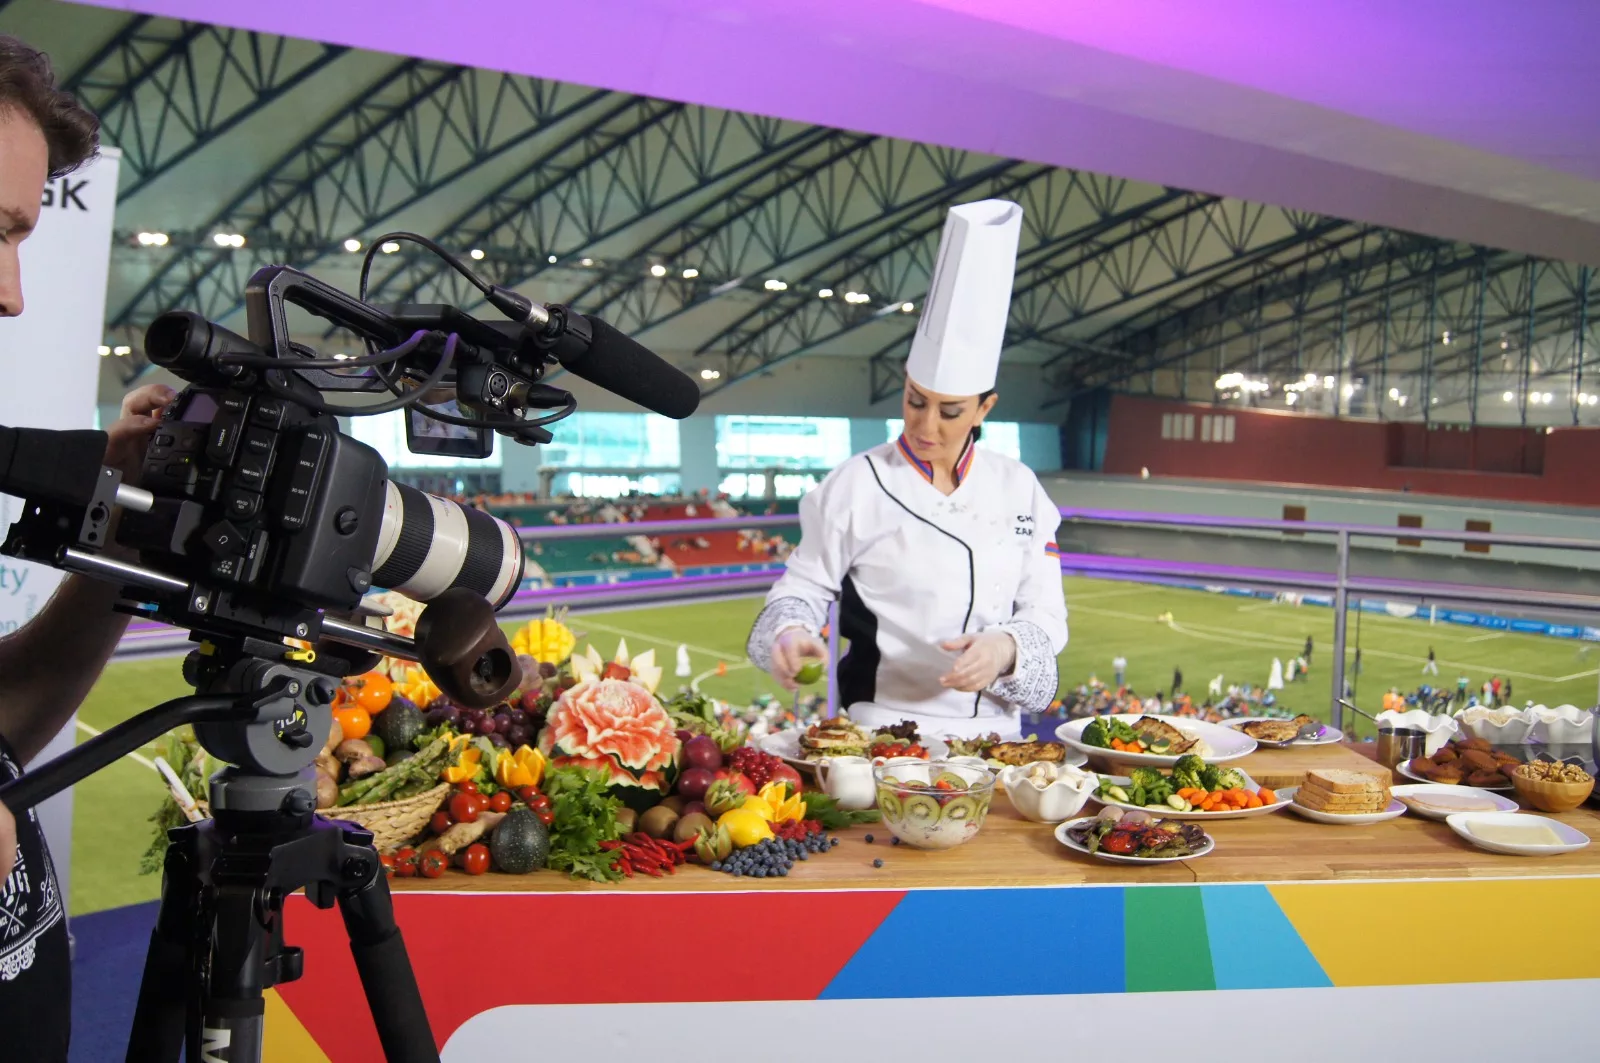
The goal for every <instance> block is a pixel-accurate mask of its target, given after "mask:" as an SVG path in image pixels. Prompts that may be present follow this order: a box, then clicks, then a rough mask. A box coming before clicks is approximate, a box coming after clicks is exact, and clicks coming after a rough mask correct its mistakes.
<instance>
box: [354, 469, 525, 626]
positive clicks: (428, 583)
mask: <svg viewBox="0 0 1600 1063" xmlns="http://www.w3.org/2000/svg"><path fill="white" fill-rule="evenodd" d="M524 561H525V557H524V555H523V552H522V540H521V539H519V538H517V532H516V529H514V528H513V527H511V525H509V524H507V523H506V522H505V521H503V520H500V519H499V518H498V517H491V516H490V515H489V514H487V513H485V512H483V511H482V510H478V509H471V508H469V507H467V506H463V505H460V504H458V503H455V502H451V501H450V500H449V499H445V498H439V497H438V496H436V495H430V494H427V493H425V492H423V491H419V490H417V489H416V488H415V487H407V486H406V485H404V484H397V483H394V482H393V481H391V482H390V483H389V485H388V494H387V497H386V498H385V499H384V506H383V528H382V530H381V531H380V532H379V533H378V553H377V557H376V559H375V561H374V564H373V571H372V583H373V586H375V587H383V588H385V589H387V590H394V591H399V592H400V593H401V594H404V595H406V596H407V597H410V598H415V599H416V600H417V601H419V602H426V601H429V600H430V599H432V598H434V597H436V596H438V595H440V594H442V593H444V592H445V591H447V590H449V589H450V588H451V587H464V588H466V589H467V590H470V591H472V592H473V593H475V594H480V595H482V596H483V597H484V598H486V599H488V601H489V603H490V604H491V605H493V606H494V607H495V608H496V609H499V608H500V607H501V606H503V605H505V604H506V602H508V601H510V600H511V596H512V595H513V594H515V593H516V592H517V588H518V587H520V586H521V585H522V568H523V563H524Z"/></svg>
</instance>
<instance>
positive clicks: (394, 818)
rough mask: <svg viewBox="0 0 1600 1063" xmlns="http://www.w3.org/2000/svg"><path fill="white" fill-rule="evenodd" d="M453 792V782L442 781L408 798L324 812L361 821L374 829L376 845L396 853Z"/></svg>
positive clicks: (425, 824)
mask: <svg viewBox="0 0 1600 1063" xmlns="http://www.w3.org/2000/svg"><path fill="white" fill-rule="evenodd" d="M449 794H450V784H449V783H440V784H439V785H438V786H435V787H434V788H433V789H431V790H425V791H423V792H422V793H420V794H418V795H417V796H415V797H408V798H406V799H405V800H404V801H380V802H379V803H378V804H375V805H345V806H344V807H342V808H325V809H323V810H322V814H323V815H324V816H326V817H327V818H329V819H342V820H345V821H346V822H349V823H359V824H361V826H363V827H365V828H367V829H368V830H370V831H371V832H372V847H373V848H374V849H377V850H378V852H380V853H392V852H394V851H395V850H396V849H398V848H400V847H401V846H402V845H404V844H405V843H406V842H408V841H410V840H411V839H412V838H415V837H416V836H417V835H419V834H421V833H422V828H424V827H426V826H427V825H428V820H430V819H432V818H433V814H434V813H435V812H437V811H439V806H440V805H442V804H444V799H445V798H446V797H447V796H449Z"/></svg>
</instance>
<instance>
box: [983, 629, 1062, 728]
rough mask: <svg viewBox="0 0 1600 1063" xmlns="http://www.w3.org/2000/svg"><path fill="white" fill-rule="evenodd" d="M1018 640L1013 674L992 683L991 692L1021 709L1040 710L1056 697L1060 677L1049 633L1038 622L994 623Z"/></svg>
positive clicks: (1048, 705)
mask: <svg viewBox="0 0 1600 1063" xmlns="http://www.w3.org/2000/svg"><path fill="white" fill-rule="evenodd" d="M995 630H999V631H1004V632H1005V633H1006V634H1008V635H1010V636H1011V637H1012V638H1013V639H1014V640H1016V643H1017V663H1016V665H1015V666H1014V667H1013V668H1012V669H1011V674H1010V675H1003V676H1001V677H1000V678H999V679H996V680H995V681H994V682H993V683H992V684H990V686H989V693H991V694H993V695H994V696H995V697H997V698H999V699H1000V700H1002V701H1005V702H1009V703H1010V704H1012V705H1015V706H1017V708H1019V709H1027V710H1031V711H1041V710H1044V709H1048V708H1049V707H1050V703H1051V702H1052V701H1054V700H1055V697H1056V691H1057V690H1058V689H1059V688H1060V685H1061V676H1060V669H1059V665H1058V661H1057V659H1056V653H1055V650H1054V649H1053V648H1052V647H1051V645H1050V636H1049V635H1046V634H1045V633H1044V629H1043V628H1041V627H1040V626H1039V625H1038V624H1035V623H1033V622H1031V621H1028V620H1012V621H1010V622H1009V623H1005V624H997V625H995Z"/></svg>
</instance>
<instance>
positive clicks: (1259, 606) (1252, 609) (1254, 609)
mask: <svg viewBox="0 0 1600 1063" xmlns="http://www.w3.org/2000/svg"><path fill="white" fill-rule="evenodd" d="M1283 604H1284V603H1283V602H1256V603H1255V604H1254V605H1241V606H1239V612H1241V613H1259V612H1262V611H1264V610H1267V609H1277V608H1278V607H1280V606H1282V605H1283Z"/></svg>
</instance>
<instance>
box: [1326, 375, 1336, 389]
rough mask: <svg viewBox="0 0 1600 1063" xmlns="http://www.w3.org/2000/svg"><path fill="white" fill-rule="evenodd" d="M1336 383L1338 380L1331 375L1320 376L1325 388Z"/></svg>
mask: <svg viewBox="0 0 1600 1063" xmlns="http://www.w3.org/2000/svg"><path fill="white" fill-rule="evenodd" d="M1337 383H1338V381H1337V380H1335V379H1334V378H1333V377H1331V376H1325V377H1323V378H1322V386H1323V387H1325V388H1331V387H1333V385H1335V384H1337Z"/></svg>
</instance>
